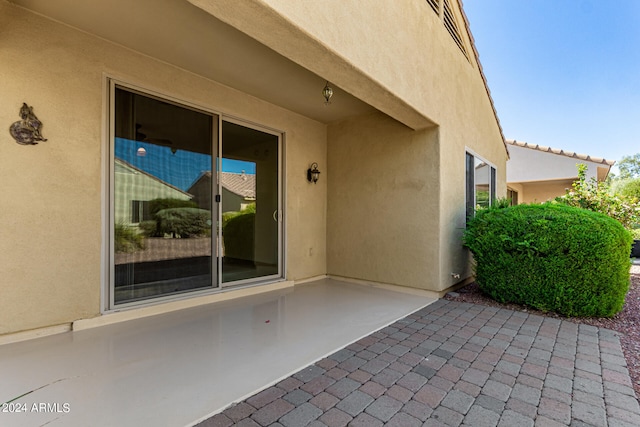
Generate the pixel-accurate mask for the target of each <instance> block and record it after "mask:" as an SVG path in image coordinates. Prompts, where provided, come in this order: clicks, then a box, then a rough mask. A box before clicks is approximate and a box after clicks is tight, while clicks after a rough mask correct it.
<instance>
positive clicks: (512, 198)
mask: <svg viewBox="0 0 640 427" xmlns="http://www.w3.org/2000/svg"><path fill="white" fill-rule="evenodd" d="M507 199H509V206H515V205H517V204H518V192H517V191H516V190H512V189H510V188H508V189H507Z"/></svg>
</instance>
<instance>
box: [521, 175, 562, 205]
mask: <svg viewBox="0 0 640 427" xmlns="http://www.w3.org/2000/svg"><path fill="white" fill-rule="evenodd" d="M572 184H573V180H571V179H568V180H559V181H546V182H533V183H525V184H522V190H523V193H522V197H520V198H519V199H518V202H519V203H543V202H546V201H548V200H553V199H555V198H556V197H558V196H562V195H564V194H565V193H566V191H567V189H571V185H572Z"/></svg>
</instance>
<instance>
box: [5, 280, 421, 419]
mask: <svg viewBox="0 0 640 427" xmlns="http://www.w3.org/2000/svg"><path fill="white" fill-rule="evenodd" d="M432 302H433V300H431V299H428V298H425V297H420V296H416V295H410V294H405V293H398V292H393V291H389V290H385V289H380V288H374V287H370V286H361V285H355V284H351V283H344V282H337V281H334V280H329V279H326V280H320V281H317V282H313V283H309V284H304V285H299V286H295V287H293V288H289V289H286V290H281V291H274V292H268V293H264V294H260V295H255V296H251V297H245V298H240V299H236V300H232V301H226V302H223V303H218V304H212V305H207V306H200V307H196V308H192V309H186V310H181V311H178V312H172V313H168V314H162V315H157V316H153V317H148V318H144V319H138V320H131V321H127V322H122V323H119V324H114V325H109V326H103V327H99V328H94V329H88V330H83V331H74V332H67V333H63V334H58V335H53V336H48V337H43V338H38V339H34V340H30V341H25V342H18V343H12V344H4V345H0V404H2V402H10V403H8V404H6V405H3V408H2V409H3V410H2V411H0V425H2V426H42V425H45V424H46V425H47V426H83V427H84V426H89V425H90V426H186V425H193V424H195V423H197V422H199V421H202V420H204V419H207V418H209V417H210V416H211V415H213V414H215V413H217V412H219V411H221V410H222V409H224V408H225V407H227V406H228V405H229V404H231V403H233V402H237V401H240V400H242V399H243V398H247V397H249V396H251V395H252V394H254V393H256V392H258V391H260V390H262V389H264V388H265V387H269V386H271V385H273V384H276V383H278V382H279V381H281V380H282V379H284V378H286V377H288V376H289V375H292V374H294V373H295V372H296V371H298V370H300V369H302V368H304V367H305V366H308V365H309V364H311V363H314V362H316V361H318V360H321V359H322V358H324V357H326V356H328V355H330V354H332V353H334V352H335V351H337V350H339V349H341V348H343V347H344V346H345V345H347V344H349V343H353V342H355V341H357V340H359V339H361V338H363V337H365V336H367V335H369V334H370V333H372V332H373V331H376V330H379V329H381V328H383V327H385V326H387V325H389V324H391V323H393V322H395V321H397V320H398V319H401V318H404V317H405V316H407V315H408V314H410V313H412V312H415V311H416V310H418V309H420V308H422V307H424V306H426V305H427V304H430V303H432ZM34 404H35V406H34ZM18 411H20V412H18Z"/></svg>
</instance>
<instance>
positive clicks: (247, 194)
mask: <svg viewBox="0 0 640 427" xmlns="http://www.w3.org/2000/svg"><path fill="white" fill-rule="evenodd" d="M211 176H212V175H211V171H206V172H204V173H203V174H202V175H200V177H199V178H198V179H197V180H196V182H194V183H193V185H192V186H191V187H189V189H188V190H187V191H188V192H189V193H190V194H193V196H194V201H195V202H196V203H198V206H200V207H201V208H206V207H207V206H210V204H211V190H210V189H211ZM219 176H220V184H221V186H222V201H221V203H222V213H225V212H239V211H241V210H243V209H246V208H247V207H248V206H249V205H251V204H253V203H255V202H256V176H255V174H250V173H246V172H242V173H235V172H219Z"/></svg>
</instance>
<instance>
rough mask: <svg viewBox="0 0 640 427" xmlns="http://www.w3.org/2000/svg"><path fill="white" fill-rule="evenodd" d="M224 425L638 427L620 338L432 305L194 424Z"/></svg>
mask: <svg viewBox="0 0 640 427" xmlns="http://www.w3.org/2000/svg"><path fill="white" fill-rule="evenodd" d="M319 339H321V337H319ZM231 425H237V426H286V427H300V426H305V425H308V426H314V427H315V426H346V425H350V426H366V427H375V426H382V425H386V426H401V427H411V426H460V425H462V426H473V427H482V426H506V427H513V426H518V427H526V426H544V427H553V426H567V425H570V426H575V427H579V426H598V427H600V426H610V427H626V426H628V427H632V426H633V427H637V426H640V407H639V405H638V401H637V400H636V396H635V394H634V391H633V388H632V386H631V380H630V378H629V373H628V371H627V368H626V363H625V359H624V357H623V354H622V350H621V348H620V341H619V339H618V337H617V335H616V334H615V332H613V331H610V330H606V329H600V328H596V327H593V326H587V325H577V324H575V323H571V322H568V321H564V320H560V319H555V318H547V317H541V316H537V315H532V314H528V313H524V312H516V311H511V310H505V309H500V308H493V307H486V306H481V305H473V304H467V303H460V302H453V301H446V300H439V301H437V302H435V303H433V304H431V305H429V306H427V307H425V308H423V309H422V310H420V311H418V312H416V313H414V314H412V315H410V316H407V317H406V318H404V319H401V320H399V321H397V322H395V323H394V324H392V325H390V326H388V327H386V328H384V329H382V330H380V331H377V332H375V333H373V334H371V335H369V336H367V337H365V338H362V339H361V340H359V341H357V342H355V343H353V344H351V345H349V346H347V347H346V348H344V349H342V350H340V351H338V352H336V353H334V354H332V355H330V356H329V357H327V358H324V359H322V360H320V361H318V362H316V363H315V364H313V365H311V366H308V367H306V368H304V369H303V370H301V371H299V372H297V373H296V374H294V375H293V376H291V377H289V378H287V379H285V380H283V381H281V382H279V383H278V384H276V385H275V386H272V387H269V388H267V389H265V390H263V391H261V392H260V393H258V394H256V395H254V396H252V397H250V398H248V399H247V400H245V401H243V402H240V403H238V404H237V405H235V406H232V407H230V408H227V409H226V410H225V411H224V412H222V413H220V414H217V415H215V416H213V417H212V418H209V419H208V420H206V421H204V422H202V423H200V424H199V426H200V427H211V426H225V427H226V426H231Z"/></svg>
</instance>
